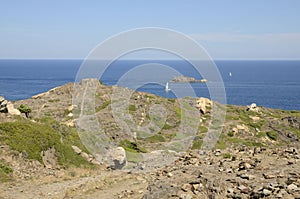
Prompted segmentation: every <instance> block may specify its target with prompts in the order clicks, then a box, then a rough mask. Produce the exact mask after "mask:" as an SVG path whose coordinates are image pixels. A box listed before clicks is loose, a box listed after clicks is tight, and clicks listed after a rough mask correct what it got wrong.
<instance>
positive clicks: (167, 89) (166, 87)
mask: <svg viewBox="0 0 300 199" xmlns="http://www.w3.org/2000/svg"><path fill="white" fill-rule="evenodd" d="M165 90H166V92H168V91H170V90H171V89H170V88H169V82H167V83H166V86H165Z"/></svg>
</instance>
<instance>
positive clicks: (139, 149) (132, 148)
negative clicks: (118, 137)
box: [120, 140, 147, 153]
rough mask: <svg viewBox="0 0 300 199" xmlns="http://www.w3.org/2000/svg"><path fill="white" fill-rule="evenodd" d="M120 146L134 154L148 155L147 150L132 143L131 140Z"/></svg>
mask: <svg viewBox="0 0 300 199" xmlns="http://www.w3.org/2000/svg"><path fill="white" fill-rule="evenodd" d="M120 146H121V147H123V148H124V149H125V150H126V151H128V152H132V153H146V152H147V151H146V149H144V148H142V147H141V146H139V145H138V143H136V142H130V141H129V140H123V141H121V143H120Z"/></svg>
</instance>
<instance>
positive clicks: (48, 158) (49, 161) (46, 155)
mask: <svg viewBox="0 0 300 199" xmlns="http://www.w3.org/2000/svg"><path fill="white" fill-rule="evenodd" d="M41 156H42V160H43V163H44V165H45V167H46V168H48V169H56V168H59V165H58V164H57V157H56V155H55V148H54V147H51V148H50V149H48V150H47V151H42V152H41Z"/></svg>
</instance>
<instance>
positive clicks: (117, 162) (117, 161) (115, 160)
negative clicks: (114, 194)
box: [109, 147, 127, 169]
mask: <svg viewBox="0 0 300 199" xmlns="http://www.w3.org/2000/svg"><path fill="white" fill-rule="evenodd" d="M109 156H110V159H111V161H112V163H111V165H110V168H112V169H122V168H123V167H124V166H126V164H127V159H126V152H125V149H124V148H123V147H116V148H113V149H111V150H110V151H109Z"/></svg>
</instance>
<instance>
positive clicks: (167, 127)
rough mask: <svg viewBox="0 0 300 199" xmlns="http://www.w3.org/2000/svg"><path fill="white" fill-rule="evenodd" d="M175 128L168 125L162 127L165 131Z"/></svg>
mask: <svg viewBox="0 0 300 199" xmlns="http://www.w3.org/2000/svg"><path fill="white" fill-rule="evenodd" d="M172 128H174V127H173V126H170V125H168V124H167V123H165V124H164V126H163V127H162V129H163V130H169V129H172Z"/></svg>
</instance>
